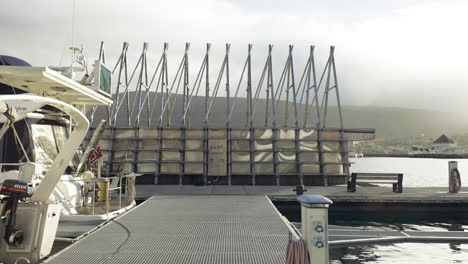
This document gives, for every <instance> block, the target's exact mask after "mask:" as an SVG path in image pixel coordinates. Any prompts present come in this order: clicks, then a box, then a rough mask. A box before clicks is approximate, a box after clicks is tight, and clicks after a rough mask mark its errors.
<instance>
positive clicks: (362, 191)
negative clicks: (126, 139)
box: [136, 185, 468, 204]
mask: <svg viewBox="0 0 468 264" xmlns="http://www.w3.org/2000/svg"><path fill="white" fill-rule="evenodd" d="M294 188H295V187H294V186H258V185H257V186H252V185H231V186H226V185H209V186H189V185H137V187H136V189H137V199H147V198H149V197H151V196H153V195H155V194H160V195H161V194H171V195H184V194H205V195H209V194H236V195H267V196H268V197H270V199H271V200H273V201H281V200H284V201H292V200H294V201H296V193H295V192H294V191H293V189H294ZM403 188H404V189H403V193H395V192H393V191H392V188H391V187H375V186H372V187H361V186H357V190H356V192H348V191H347V190H346V186H344V185H343V186H328V187H323V186H306V187H305V189H306V190H307V191H306V192H305V193H304V194H317V195H323V196H326V197H328V198H329V199H331V200H333V202H335V203H337V202H356V203H357V202H389V203H446V204H449V203H466V204H468V188H462V189H461V191H460V192H459V193H449V192H448V188H447V187H403Z"/></svg>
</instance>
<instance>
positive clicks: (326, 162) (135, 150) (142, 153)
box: [89, 43, 375, 186]
mask: <svg viewBox="0 0 468 264" xmlns="http://www.w3.org/2000/svg"><path fill="white" fill-rule="evenodd" d="M189 48H190V45H189V44H186V47H185V53H184V54H183V56H182V58H181V61H180V62H179V63H178V64H177V65H179V67H178V68H177V71H176V72H175V73H172V75H170V76H169V74H168V71H169V70H168V66H167V65H168V44H167V43H165V44H164V46H163V50H162V54H161V56H160V57H159V58H158V60H156V62H157V65H156V69H155V71H154V72H149V71H148V64H149V63H152V62H155V61H153V60H149V59H148V57H147V49H148V44H147V43H145V44H144V45H143V51H142V52H141V55H140V57H139V59H138V61H137V63H136V64H135V65H134V67H132V69H130V67H129V64H128V58H127V53H128V49H129V45H128V43H124V45H123V49H122V52H121V55H120V57H119V59H118V61H117V63H116V64H115V66H114V68H112V73H113V80H112V82H113V84H112V86H113V89H114V90H113V91H112V94H113V99H114V104H113V106H112V107H111V108H95V109H93V110H92V111H90V119H91V122H92V124H93V126H94V127H96V126H97V124H98V122H99V121H100V120H102V119H105V120H106V121H107V127H106V128H105V130H104V132H103V134H102V135H101V140H100V144H99V145H100V146H101V150H102V151H103V154H104V168H105V170H106V174H107V175H112V174H116V173H121V172H122V171H127V172H128V171H134V172H136V173H141V174H144V176H142V177H139V181H140V182H141V183H152V184H153V183H154V184H196V185H210V184H225V185H231V184H232V185H297V184H305V185H325V186H326V185H334V184H342V183H344V182H345V181H346V177H347V176H348V175H349V166H350V163H349V160H348V142H349V141H355V140H368V139H373V138H374V135H375V130H374V129H346V128H344V127H343V118H342V113H341V105H340V97H339V90H338V81H337V72H336V67H335V59H334V47H331V48H330V54H329V57H328V60H327V61H326V64H325V67H324V69H323V70H322V71H320V72H319V75H316V66H315V59H314V46H311V47H310V51H309V57H308V60H307V63H306V65H305V69H303V70H302V71H301V74H300V75H299V76H296V72H295V68H294V62H293V46H289V51H288V53H287V54H288V56H287V59H286V62H285V64H284V65H282V67H281V74H278V76H274V71H273V60H272V52H273V46H272V45H270V46H269V48H268V50H266V51H265V54H266V61H264V63H262V64H261V65H257V66H260V67H261V68H260V69H258V72H259V73H260V75H259V76H257V78H252V74H253V66H254V65H253V63H252V61H251V50H252V45H248V46H247V49H246V52H247V56H246V59H245V62H244V64H243V66H242V69H239V70H241V71H236V72H240V76H232V74H231V70H230V67H231V65H230V57H229V53H230V45H229V44H227V45H226V47H225V55H224V58H223V59H222V61H217V62H215V63H216V65H217V66H218V65H219V64H220V63H221V67H220V69H219V71H217V74H216V75H214V76H213V75H210V74H211V73H213V72H214V71H213V69H212V64H213V63H212V61H211V60H212V59H211V58H210V48H211V46H210V44H207V47H206V53H205V56H204V58H203V60H202V62H201V67H200V68H196V67H195V66H194V65H192V64H191V63H189ZM100 60H101V62H103V63H105V57H104V49H103V45H101V52H100ZM190 62H191V61H190ZM197 63H200V62H197ZM110 69H111V68H110ZM255 72H257V71H255ZM297 77H300V78H297ZM254 79H255V80H258V82H255V83H254V82H253V80H254ZM220 90H224V95H223V96H220V95H219V91H220ZM332 101H333V102H332ZM329 105H333V107H330V106H329ZM331 114H335V115H336V116H337V118H336V119H335V120H338V121H337V123H338V125H337V126H336V127H329V126H328V123H327V115H328V116H329V115H331ZM90 137H91V134H90V136H89V138H90Z"/></svg>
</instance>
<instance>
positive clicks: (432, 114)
mask: <svg viewBox="0 0 468 264" xmlns="http://www.w3.org/2000/svg"><path fill="white" fill-rule="evenodd" d="M154 99H155V93H151V94H150V96H149V101H150V102H153V101H154ZM133 100H134V93H131V94H130V102H133ZM204 100H205V98H204V97H194V98H193V99H192V103H191V108H190V124H191V127H198V128H200V127H202V126H203V120H204ZM159 101H160V99H157V100H156V104H155V106H154V113H153V117H152V120H153V121H152V126H155V125H156V124H157V121H158V119H159V117H160V114H159V113H160V109H161V105H160V103H159ZM172 102H173V101H172ZM172 102H171V103H172ZM231 103H232V101H231ZM246 103H247V100H246V99H245V98H239V99H237V100H236V105H235V108H234V111H233V114H232V119H231V120H232V127H233V128H244V127H245V124H246V109H247V104H246ZM145 107H146V106H145ZM270 107H271V102H270ZM303 107H304V106H300V107H298V111H299V113H300V115H299V116H300V125H302V124H303V116H304V115H303V109H304V108H303ZM171 108H173V109H174V111H173V115H172V120H171V126H173V127H178V126H180V122H181V118H182V115H183V114H182V96H180V95H178V96H176V101H175V106H174V105H171ZM265 108H266V101H265V100H258V102H257V106H256V108H255V111H256V114H255V118H254V124H255V126H256V127H263V126H264V125H265V114H266V110H265ZM284 110H285V103H284V102H281V103H280V104H279V105H278V107H277V113H279V114H278V115H277V126H278V127H281V126H283V125H284V124H285V122H284V120H285V119H286V120H287V125H288V126H291V127H292V126H294V118H293V117H294V115H293V114H294V109H293V107H292V104H290V105H289V118H286V117H285V115H284ZM313 110H314V109H312V111H311V112H310V114H309V116H310V117H311V118H310V119H309V121H308V122H309V123H310V124H314V123H315V118H314V117H315V116H316V114H315V111H313ZM269 111H270V115H271V108H270V110H269ZM342 112H343V120H344V125H345V127H347V128H375V129H376V137H377V138H383V139H395V138H418V137H421V136H422V135H424V137H425V138H437V137H438V136H440V135H441V134H446V135H449V136H451V135H463V134H465V133H468V122H466V121H465V120H464V118H463V115H462V114H458V113H445V112H438V111H431V110H421V109H407V108H394V107H376V106H344V107H343V111H342ZM225 113H226V98H222V97H219V98H216V99H215V101H214V104H213V108H212V111H211V115H210V122H209V125H210V126H211V127H223V126H224V124H225V123H226V118H225ZM105 117H106V112H105V110H104V109H103V108H100V109H99V110H98V111H97V112H96V114H95V120H99V119H103V118H104V119H105ZM131 119H132V120H135V118H134V117H133V118H131ZM147 120H148V116H147V114H146V108H145V109H144V110H143V111H142V114H141V117H140V124H141V126H147ZM327 120H328V121H327V126H328V127H337V126H338V124H339V118H338V111H337V107H334V106H331V107H329V112H328V118H327ZM117 124H118V125H121V126H125V125H126V124H127V114H126V106H125V104H124V105H122V110H121V112H119V115H118V119H117ZM269 126H271V118H270V119H269Z"/></svg>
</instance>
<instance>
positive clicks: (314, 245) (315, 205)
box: [297, 195, 333, 264]
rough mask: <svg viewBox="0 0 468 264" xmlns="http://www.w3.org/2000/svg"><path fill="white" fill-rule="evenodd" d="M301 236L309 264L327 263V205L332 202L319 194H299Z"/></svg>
mask: <svg viewBox="0 0 468 264" xmlns="http://www.w3.org/2000/svg"><path fill="white" fill-rule="evenodd" d="M297 200H298V201H299V202H300V203H301V219H302V238H303V239H304V240H305V241H306V243H307V249H308V251H309V256H310V263H311V264H328V259H329V256H328V255H329V254H328V207H329V205H330V204H332V203H333V202H332V201H331V200H330V199H328V198H326V197H324V196H321V195H301V196H298V197H297Z"/></svg>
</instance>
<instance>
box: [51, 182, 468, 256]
mask: <svg viewBox="0 0 468 264" xmlns="http://www.w3.org/2000/svg"><path fill="white" fill-rule="evenodd" d="M292 189H293V187H289V188H288V187H284V186H283V187H280V186H184V185H180V186H179V185H170V186H161V185H139V186H137V190H138V191H137V193H139V198H140V199H142V198H145V199H146V198H147V200H146V201H145V202H143V203H142V204H140V205H139V206H137V207H136V208H134V209H133V210H131V211H129V212H127V213H126V214H124V215H122V216H120V217H118V218H117V219H115V220H113V221H111V222H109V223H108V224H106V225H104V226H103V227H101V228H99V229H97V230H96V231H94V232H92V233H91V234H89V235H88V236H85V237H84V238H82V239H81V240H79V241H77V242H75V243H74V244H72V245H71V246H69V247H68V248H66V249H64V250H62V251H61V252H59V253H57V254H56V255H54V256H52V257H51V258H49V259H47V260H45V261H44V263H51V264H54V263H70V264H81V263H83V264H85V263H285V257H286V248H287V245H288V241H289V232H290V231H291V230H292V229H291V225H290V223H289V222H288V220H286V219H285V217H284V216H282V215H281V214H280V213H279V212H278V210H277V209H276V208H275V207H274V206H273V204H272V201H271V200H270V199H273V200H275V199H276V201H280V200H281V199H283V200H284V201H289V202H292V201H293V200H294V201H295V198H296V196H295V195H294V194H293V192H292ZM444 189H445V188H406V189H405V192H406V193H403V194H398V193H393V192H392V191H391V188H386V187H358V189H357V192H356V193H348V192H346V187H345V186H336V187H310V188H308V193H309V194H322V195H326V196H328V197H331V198H332V199H334V200H335V201H338V202H336V203H335V204H334V205H332V207H331V208H333V207H335V206H336V205H337V204H340V201H341V202H343V201H346V202H350V201H352V202H355V203H360V202H366V203H371V202H372V201H374V202H377V203H383V202H385V203H391V204H394V205H399V204H403V203H405V202H408V201H409V202H411V203H414V204H419V205H421V204H424V203H428V204H431V205H432V204H434V203H436V202H439V203H441V204H444V205H451V204H457V203H463V204H464V205H468V192H466V191H467V190H463V192H461V193H458V194H449V193H446V192H445V193H444V191H443V190H444ZM148 197H149V198H148ZM340 199H341V200H340ZM329 239H330V246H331V247H347V246H356V245H361V244H376V243H403V242H419V243H434V242H440V243H449V242H458V243H467V242H468V237H467V236H466V232H453V231H439V232H437V231H435V232H434V231H431V232H417V231H396V230H379V229H378V228H376V229H375V230H374V229H372V228H371V229H369V228H358V227H343V226H330V233H329Z"/></svg>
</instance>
